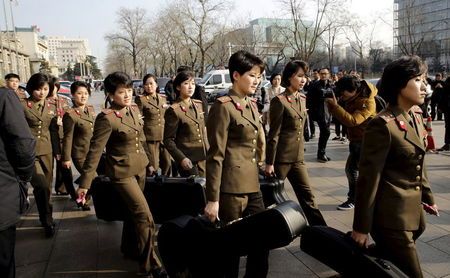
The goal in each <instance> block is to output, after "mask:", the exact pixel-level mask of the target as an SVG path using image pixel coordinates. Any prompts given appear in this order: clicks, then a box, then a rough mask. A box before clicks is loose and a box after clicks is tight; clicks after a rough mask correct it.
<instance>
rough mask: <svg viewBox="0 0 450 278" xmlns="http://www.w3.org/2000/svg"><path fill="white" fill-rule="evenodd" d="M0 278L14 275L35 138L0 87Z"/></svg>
mask: <svg viewBox="0 0 450 278" xmlns="http://www.w3.org/2000/svg"><path fill="white" fill-rule="evenodd" d="M0 130H1V133H0V277H5V278H11V277H15V259H14V246H15V241H16V223H17V222H18V221H19V217H20V214H21V212H23V210H24V209H25V208H26V206H27V197H26V192H27V188H26V183H27V182H28V181H30V180H31V175H32V174H33V166H34V159H35V146H36V141H35V140H34V137H33V135H31V132H30V129H29V128H28V124H27V122H26V120H25V115H24V111H23V107H22V105H21V104H20V102H19V98H18V97H17V95H16V94H15V93H14V91H12V90H10V89H6V88H0Z"/></svg>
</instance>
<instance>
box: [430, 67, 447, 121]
mask: <svg viewBox="0 0 450 278" xmlns="http://www.w3.org/2000/svg"><path fill="white" fill-rule="evenodd" d="M430 85H431V89H433V94H432V95H431V102H430V107H431V119H432V120H433V121H434V120H438V121H442V112H441V111H439V109H438V108H437V107H438V105H439V103H440V102H441V98H442V95H443V93H444V92H443V90H444V80H443V79H442V74H441V73H436V75H435V78H434V80H433V81H431V84H430Z"/></svg>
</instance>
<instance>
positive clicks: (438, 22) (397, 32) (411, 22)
mask: <svg viewBox="0 0 450 278" xmlns="http://www.w3.org/2000/svg"><path fill="white" fill-rule="evenodd" d="M404 54H410V55H411V54H413V55H419V56H421V57H422V58H424V59H425V60H426V61H427V63H428V65H429V67H430V69H431V71H443V70H448V69H449V66H450V65H449V64H450V63H449V62H450V1H448V0H394V55H395V56H397V57H398V56H400V55H404Z"/></svg>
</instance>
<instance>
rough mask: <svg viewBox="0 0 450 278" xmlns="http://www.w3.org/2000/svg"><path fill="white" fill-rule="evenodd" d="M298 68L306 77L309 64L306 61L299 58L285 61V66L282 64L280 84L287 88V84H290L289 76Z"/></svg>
mask: <svg viewBox="0 0 450 278" xmlns="http://www.w3.org/2000/svg"><path fill="white" fill-rule="evenodd" d="M299 69H302V70H303V72H304V73H305V78H306V73H307V72H308V70H309V66H308V64H307V63H306V62H304V61H301V60H294V61H290V62H289V63H287V64H286V66H284V69H283V73H282V74H281V86H283V87H284V88H288V87H289V86H291V82H290V81H289V78H291V77H292V76H293V75H294V74H296V73H297V72H298V71H299Z"/></svg>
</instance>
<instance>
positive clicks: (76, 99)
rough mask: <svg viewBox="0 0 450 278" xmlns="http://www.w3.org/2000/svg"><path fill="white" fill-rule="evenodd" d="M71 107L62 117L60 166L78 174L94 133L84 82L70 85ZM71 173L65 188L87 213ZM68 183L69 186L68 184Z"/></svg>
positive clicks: (87, 92) (93, 113)
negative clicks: (76, 190)
mask: <svg viewBox="0 0 450 278" xmlns="http://www.w3.org/2000/svg"><path fill="white" fill-rule="evenodd" d="M70 94H71V95H72V101H73V107H72V108H70V109H68V110H67V111H66V113H65V114H64V116H63V129H64V136H63V140H62V155H61V164H62V167H63V168H64V169H67V170H70V169H71V168H72V162H73V166H75V169H77V171H78V172H79V173H82V171H83V164H84V161H85V159H86V155H87V153H88V151H89V145H90V141H91V138H92V134H93V131H94V119H95V111H94V107H93V106H92V105H89V104H88V101H89V97H90V95H91V88H90V87H89V85H88V84H87V83H86V82H84V81H75V82H73V83H72V84H71V85H70ZM72 179H73V178H72V171H70V180H65V181H64V183H65V184H66V188H67V189H68V190H69V189H70V190H69V192H70V195H71V196H72V199H73V201H75V202H76V203H77V206H78V207H79V208H81V209H82V210H85V211H88V210H90V207H89V205H88V204H87V203H84V204H83V203H82V202H78V201H77V199H78V195H77V194H76V193H75V190H74V187H73V182H72ZM69 183H70V184H69Z"/></svg>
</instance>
